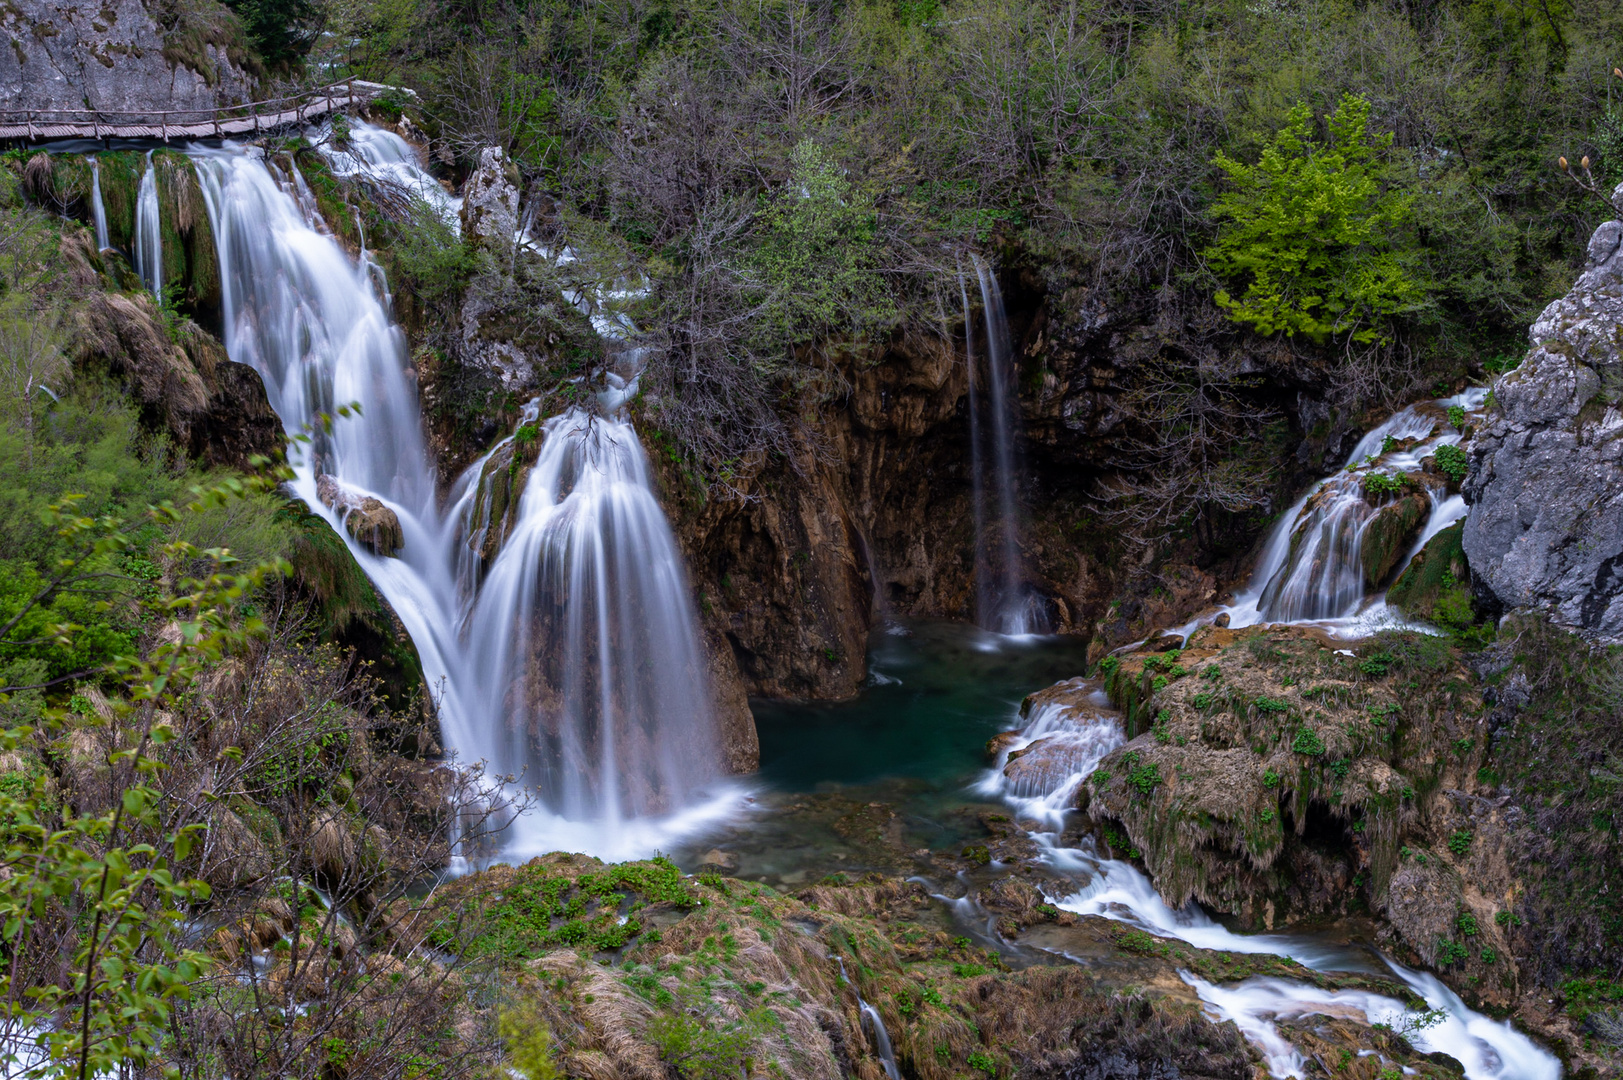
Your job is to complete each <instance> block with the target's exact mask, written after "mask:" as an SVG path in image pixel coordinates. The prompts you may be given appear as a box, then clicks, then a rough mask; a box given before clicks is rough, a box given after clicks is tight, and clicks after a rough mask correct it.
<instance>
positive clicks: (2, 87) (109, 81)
mask: <svg viewBox="0 0 1623 1080" xmlns="http://www.w3.org/2000/svg"><path fill="white" fill-rule="evenodd" d="M0 34H3V35H4V37H5V39H6V47H5V48H0V109H6V110H24V109H108V110H118V111H130V112H154V111H162V110H175V109H212V108H216V107H217V106H221V105H230V104H234V103H237V102H242V101H248V100H250V99H251V97H252V92H253V77H252V74H251V72H250V67H251V65H252V61H251V59H250V57H249V53H248V49H247V46H246V42H245V39H244V37H243V32H242V27H241V24H240V22H239V21H238V19H237V17H236V15H235V14H233V13H232V12H231V11H230V9H228V8H226V7H225V6H224V5H222V4H218V3H215V2H214V0H188V2H187V3H185V4H180V3H174V2H169V0H151V2H150V3H147V2H144V0H55V2H53V3H45V2H43V0H11V2H9V3H7V4H5V5H3V6H0Z"/></svg>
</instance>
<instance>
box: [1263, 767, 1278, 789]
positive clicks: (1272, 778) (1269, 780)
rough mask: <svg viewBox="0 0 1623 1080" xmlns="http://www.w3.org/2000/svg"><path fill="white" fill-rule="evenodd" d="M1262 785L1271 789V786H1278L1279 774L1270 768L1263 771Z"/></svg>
mask: <svg viewBox="0 0 1623 1080" xmlns="http://www.w3.org/2000/svg"><path fill="white" fill-rule="evenodd" d="M1262 786H1263V787H1265V788H1269V789H1273V788H1276V787H1278V786H1279V774H1278V773H1276V772H1274V770H1272V769H1269V770H1268V771H1267V772H1265V773H1263V774H1262Z"/></svg>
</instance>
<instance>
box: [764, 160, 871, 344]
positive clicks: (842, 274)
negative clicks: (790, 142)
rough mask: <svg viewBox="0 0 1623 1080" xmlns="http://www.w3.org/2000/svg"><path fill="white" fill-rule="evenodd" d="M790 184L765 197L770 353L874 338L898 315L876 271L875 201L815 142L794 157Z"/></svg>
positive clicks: (766, 334)
mask: <svg viewBox="0 0 1623 1080" xmlns="http://www.w3.org/2000/svg"><path fill="white" fill-rule="evenodd" d="M789 164H790V175H789V180H788V182H787V183H786V184H784V185H783V186H782V187H781V188H780V189H779V190H778V191H777V192H776V193H775V194H773V195H772V196H770V197H768V198H764V204H763V207H762V212H761V221H762V226H763V232H764V239H763V241H762V243H761V246H760V248H759V249H758V251H757V252H756V254H755V269H756V274H757V276H758V280H759V282H760V284H761V285H762V286H763V289H764V294H765V295H764V297H763V315H764V318H762V319H760V320H759V321H758V327H759V331H758V332H759V333H760V334H761V335H762V336H763V340H762V345H763V347H765V348H768V349H771V348H782V349H786V348H789V347H792V346H794V345H796V344H798V343H800V342H804V341H808V340H814V339H817V338H819V337H825V336H827V335H830V334H836V335H847V336H850V337H853V338H857V339H859V340H861V339H866V338H869V337H872V336H874V335H875V334H877V333H878V332H880V331H881V330H882V329H884V328H885V327H887V326H888V325H889V324H890V322H891V320H892V319H894V318H895V316H896V305H895V301H894V300H893V299H892V296H891V290H890V289H889V288H888V287H887V286H886V283H885V279H884V276H883V275H882V274H881V273H880V272H879V249H878V247H877V245H876V243H875V235H874V208H873V201H872V199H870V198H869V196H868V194H867V193H866V192H865V191H862V190H861V189H859V188H857V187H856V186H855V185H853V184H852V183H851V181H850V180H849V179H848V178H847V176H846V174H845V171H844V170H843V169H841V168H840V167H839V165H838V164H837V163H836V162H835V161H834V160H833V159H832V158H830V157H829V156H828V153H827V151H825V150H824V149H823V148H822V147H820V146H818V145H817V144H816V143H815V142H812V141H811V140H810V139H807V140H804V141H802V142H801V143H800V144H799V145H797V146H796V147H795V148H794V151H793V152H792V153H791V154H790V160H789Z"/></svg>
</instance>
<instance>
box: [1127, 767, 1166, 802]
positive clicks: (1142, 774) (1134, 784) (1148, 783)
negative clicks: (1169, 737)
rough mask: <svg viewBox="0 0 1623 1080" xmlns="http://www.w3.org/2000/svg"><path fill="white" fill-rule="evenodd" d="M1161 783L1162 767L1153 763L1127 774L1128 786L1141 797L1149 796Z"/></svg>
mask: <svg viewBox="0 0 1623 1080" xmlns="http://www.w3.org/2000/svg"><path fill="white" fill-rule="evenodd" d="M1160 783H1161V767H1160V766H1159V765H1156V764H1155V763H1154V762H1151V763H1150V764H1148V765H1140V766H1138V767H1137V768H1135V769H1133V770H1131V771H1130V772H1128V774H1127V786H1128V787H1130V788H1132V789H1133V790H1134V791H1136V792H1138V793H1139V794H1140V795H1148V794H1150V792H1152V791H1154V790H1155V789H1156V788H1157V787H1158V786H1160Z"/></svg>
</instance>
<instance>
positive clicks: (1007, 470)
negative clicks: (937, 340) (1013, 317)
mask: <svg viewBox="0 0 1623 1080" xmlns="http://www.w3.org/2000/svg"><path fill="white" fill-rule="evenodd" d="M971 258H972V259H973V261H974V265H975V275H976V278H977V279H978V282H979V285H980V292H981V310H982V311H983V312H984V313H985V318H986V383H985V388H986V393H985V394H984V395H978V394H977V393H976V380H977V374H976V371H975V353H974V346H973V344H972V341H971V339H972V338H973V336H974V335H973V334H971V333H970V331H969V325H970V324H969V313H968V307H969V304H968V297H967V295H966V296H965V303H964V307H965V314H964V328H965V330H964V337H965V342H966V350H967V356H968V361H969V387H970V389H969V412H970V444H971V463H970V465H971V472H972V473H973V474H974V479H973V483H974V500H975V582H976V603H977V611H976V621H977V622H978V623H980V624H981V625H982V626H985V627H986V628H987V629H989V630H995V631H997V632H998V633H1000V634H1008V635H1021V634H1041V633H1046V632H1047V630H1048V616H1047V606H1046V604H1045V603H1044V601H1043V599H1042V597H1041V596H1039V595H1037V593H1036V592H1035V591H1034V590H1033V589H1031V588H1030V586H1028V585H1027V583H1026V581H1025V576H1024V574H1023V573H1022V563H1021V555H1020V508H1019V498H1018V491H1017V484H1018V477H1017V469H1016V464H1017V458H1018V454H1017V452H1016V447H1015V430H1016V427H1017V425H1016V423H1015V417H1014V416H1013V414H1012V413H1013V410H1014V408H1015V407H1016V399H1015V396H1014V392H1013V389H1014V388H1013V385H1012V383H1013V380H1014V367H1013V363H1012V358H1011V349H1010V343H1009V319H1008V315H1007V314H1006V312H1005V311H1004V308H1003V291H1002V289H1001V288H999V286H998V283H997V275H996V274H994V273H993V272H992V268H991V267H990V266H988V265H987V264H986V263H985V262H984V261H982V260H981V258H980V257H979V256H977V255H972V256H971ZM983 407H984V408H985V409H986V411H987V412H988V413H989V414H990V417H989V420H990V423H983V422H982V418H981V416H980V410H981V409H982V408H983ZM988 428H990V436H991V439H990V441H991V446H990V453H988V452H987V449H986V448H985V446H984V442H983V440H984V438H985V435H986V432H987V429H988ZM988 459H990V462H991V471H992V476H991V480H992V488H993V490H994V491H995V493H996V496H997V522H996V528H997V535H996V537H995V538H991V539H990V540H989V538H988V537H987V535H986V533H987V529H986V516H985V509H984V507H985V495H984V492H985V488H986V482H985V479H984V477H985V471H984V470H985V463H986V462H987V460H988ZM989 542H990V543H995V544H996V552H997V559H996V564H997V565H996V567H995V570H994V569H993V567H992V566H991V565H990V564H991V562H992V559H991V558H990V553H989V552H988V551H987V546H988V543H989Z"/></svg>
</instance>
